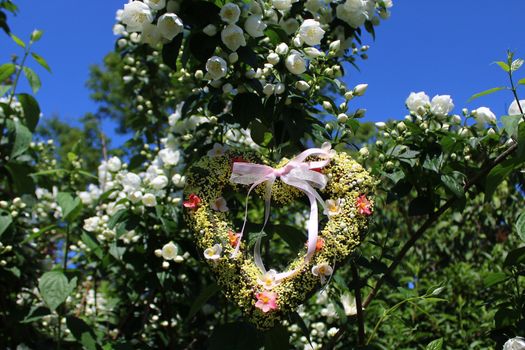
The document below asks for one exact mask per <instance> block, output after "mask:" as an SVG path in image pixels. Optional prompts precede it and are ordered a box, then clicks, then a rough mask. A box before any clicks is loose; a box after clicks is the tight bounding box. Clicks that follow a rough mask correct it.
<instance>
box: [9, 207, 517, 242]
mask: <svg viewBox="0 0 525 350" xmlns="http://www.w3.org/2000/svg"><path fill="white" fill-rule="evenodd" d="M516 232H517V233H518V236H520V238H521V240H522V241H523V242H525V211H524V212H522V213H521V215H520V216H519V218H518V220H517V221H516ZM1 234H2V229H1V227H0V235H1Z"/></svg>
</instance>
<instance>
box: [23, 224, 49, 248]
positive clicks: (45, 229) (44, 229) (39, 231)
mask: <svg viewBox="0 0 525 350" xmlns="http://www.w3.org/2000/svg"><path fill="white" fill-rule="evenodd" d="M55 227H57V226H56V225H49V226H46V227H44V228H41V229H40V230H38V231H37V232H33V233H32V234H31V235H30V236H29V237H27V238H26V239H24V240H23V241H22V244H25V243H27V242H31V241H32V240H34V239H37V238H38V237H40V236H41V235H42V234H43V233H46V232H47V231H49V230H52V229H54V228H55Z"/></svg>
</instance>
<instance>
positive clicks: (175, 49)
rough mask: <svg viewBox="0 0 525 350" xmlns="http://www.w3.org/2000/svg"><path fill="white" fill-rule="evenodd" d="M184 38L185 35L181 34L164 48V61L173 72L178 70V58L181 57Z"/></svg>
mask: <svg viewBox="0 0 525 350" xmlns="http://www.w3.org/2000/svg"><path fill="white" fill-rule="evenodd" d="M182 38H183V35H182V33H181V34H179V35H177V36H176V37H175V38H173V40H172V41H170V42H169V43H167V44H164V45H163V46H162V61H163V62H164V64H165V65H167V66H168V67H170V68H171V69H173V70H177V58H178V57H179V51H180V47H181V45H182Z"/></svg>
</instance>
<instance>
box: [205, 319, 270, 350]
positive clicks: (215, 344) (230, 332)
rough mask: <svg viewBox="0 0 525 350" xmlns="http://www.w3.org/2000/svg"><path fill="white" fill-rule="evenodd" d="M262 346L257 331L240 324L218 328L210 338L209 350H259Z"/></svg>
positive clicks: (249, 326) (230, 324) (247, 325)
mask: <svg viewBox="0 0 525 350" xmlns="http://www.w3.org/2000/svg"><path fill="white" fill-rule="evenodd" d="M261 346H262V344H261V341H260V339H259V338H258V337H257V330H256V329H255V328H254V327H253V326H251V325H249V324H246V323H240V322H239V323H228V324H224V325H220V326H217V327H216V328H215V329H214V330H213V333H212V335H211V337H210V340H209V345H208V350H258V349H259V348H260V347H261Z"/></svg>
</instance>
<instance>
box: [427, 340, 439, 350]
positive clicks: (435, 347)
mask: <svg viewBox="0 0 525 350" xmlns="http://www.w3.org/2000/svg"><path fill="white" fill-rule="evenodd" d="M442 348H443V338H439V339H436V340H434V341H431V342H430V343H429V344H428V345H427V347H426V349H425V350H441V349H442Z"/></svg>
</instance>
